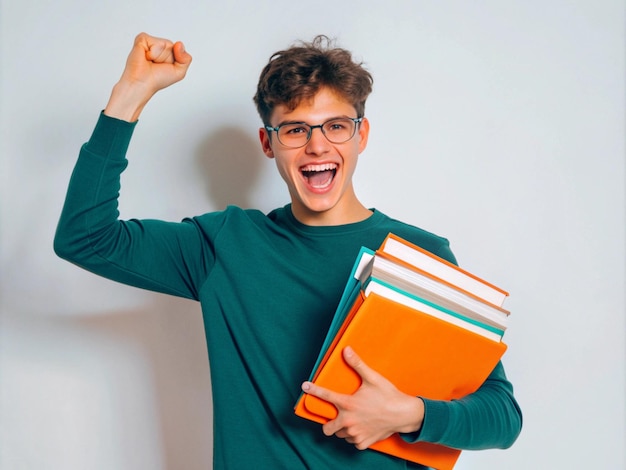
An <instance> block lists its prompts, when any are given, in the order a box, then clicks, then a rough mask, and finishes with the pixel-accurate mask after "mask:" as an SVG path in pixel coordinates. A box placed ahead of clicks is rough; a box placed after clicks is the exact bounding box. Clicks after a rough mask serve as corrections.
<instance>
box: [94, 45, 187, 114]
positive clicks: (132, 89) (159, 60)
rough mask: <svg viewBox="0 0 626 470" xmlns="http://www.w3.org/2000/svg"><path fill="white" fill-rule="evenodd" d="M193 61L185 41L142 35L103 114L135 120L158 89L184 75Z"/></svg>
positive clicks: (178, 79) (134, 46)
mask: <svg viewBox="0 0 626 470" xmlns="http://www.w3.org/2000/svg"><path fill="white" fill-rule="evenodd" d="M190 64H191V55H189V54H188V53H187V52H186V51H185V47H184V45H183V43H182V42H180V41H178V42H175V43H173V42H172V41H170V40H168V39H162V38H156V37H154V36H150V35H148V34H146V33H141V34H139V35H138V36H137V37H136V38H135V43H134V44H133V48H132V50H131V51H130V54H129V55H128V59H127V60H126V67H125V69H124V72H123V73H122V76H121V77H120V80H119V81H118V82H117V84H116V85H115V86H114V87H113V91H112V93H111V97H110V99H109V102H108V104H107V106H106V108H105V110H104V114H106V115H107V116H109V117H114V118H117V119H121V120H124V121H129V122H134V121H136V120H137V119H138V118H139V115H140V114H141V111H142V110H143V108H144V106H145V105H146V104H147V103H148V101H149V100H150V98H152V96H154V94H155V93H156V92H158V91H159V90H162V89H163V88H166V87H168V86H170V85H172V84H174V83H176V82H178V81H180V80H182V79H183V78H185V75H186V74H187V69H188V68H189V65H190Z"/></svg>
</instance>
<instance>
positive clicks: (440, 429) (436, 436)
mask: <svg viewBox="0 0 626 470" xmlns="http://www.w3.org/2000/svg"><path fill="white" fill-rule="evenodd" d="M422 401H423V402H424V422H423V423H422V427H421V429H420V430H419V431H416V432H412V433H406V434H401V436H402V439H404V440H405V441H406V442H408V443H410V444H414V443H416V442H431V443H434V444H437V443H439V442H440V441H441V439H442V438H443V436H444V434H445V432H446V429H447V427H448V421H449V420H450V411H449V409H448V405H449V404H448V403H447V402H445V401H441V400H429V399H427V398H422Z"/></svg>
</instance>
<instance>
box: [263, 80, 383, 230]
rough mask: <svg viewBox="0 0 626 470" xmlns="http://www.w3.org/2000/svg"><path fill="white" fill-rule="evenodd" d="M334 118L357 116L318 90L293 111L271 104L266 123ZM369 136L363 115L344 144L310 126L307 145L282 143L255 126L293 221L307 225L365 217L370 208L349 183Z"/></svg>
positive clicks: (348, 106) (312, 122)
mask: <svg viewBox="0 0 626 470" xmlns="http://www.w3.org/2000/svg"><path fill="white" fill-rule="evenodd" d="M339 117H350V118H355V117H357V116H356V111H355V109H354V107H353V106H352V105H351V104H349V103H348V102H347V101H345V100H344V99H342V98H341V97H340V96H338V95H337V94H336V93H334V92H333V91H332V90H330V89H328V88H322V89H321V90H320V91H319V92H318V93H317V94H316V95H315V96H314V97H313V98H312V99H311V100H308V101H304V102H302V103H300V105H299V106H297V107H296V108H295V109H293V110H289V109H288V108H287V107H286V106H284V105H279V106H276V108H274V111H273V113H272V116H271V120H270V121H271V122H270V125H271V126H272V127H277V126H280V125H282V124H285V123H289V122H305V123H307V124H309V125H312V126H315V125H318V124H322V123H324V122H326V121H328V120H329V119H333V118H339ZM272 134H275V132H272ZM368 134H369V123H368V121H367V119H365V118H364V119H363V121H362V122H361V124H360V125H359V126H358V127H357V130H356V133H355V135H354V137H352V139H350V140H348V141H347V142H344V143H342V144H333V143H331V142H329V141H328V139H326V137H325V136H324V134H322V131H321V129H319V128H315V129H313V131H312V134H311V139H310V140H309V142H308V143H307V144H306V145H304V146H303V147H300V148H296V149H293V148H288V147H285V146H284V145H282V144H281V143H280V142H279V141H278V139H277V137H276V135H270V133H269V132H268V131H267V130H266V129H264V128H261V129H260V130H259V136H260V139H261V146H262V147H263V152H264V153H265V155H267V156H268V157H269V158H273V159H275V161H276V166H277V167H278V172H279V173H280V175H281V176H282V178H283V180H284V181H285V183H287V188H288V189H289V195H290V196H291V204H292V211H293V215H294V216H295V217H296V219H298V220H299V221H300V222H302V223H304V224H306V225H342V224H347V223H353V222H358V221H361V220H364V219H366V218H367V217H369V215H370V214H371V212H370V211H369V210H368V209H367V208H366V207H365V206H363V204H361V202H360V201H359V200H358V199H357V197H356V194H355V192H354V187H353V184H352V176H353V175H354V170H355V169H356V164H357V160H358V156H359V154H360V153H361V152H362V151H363V150H364V149H365V147H366V145H367V137H368Z"/></svg>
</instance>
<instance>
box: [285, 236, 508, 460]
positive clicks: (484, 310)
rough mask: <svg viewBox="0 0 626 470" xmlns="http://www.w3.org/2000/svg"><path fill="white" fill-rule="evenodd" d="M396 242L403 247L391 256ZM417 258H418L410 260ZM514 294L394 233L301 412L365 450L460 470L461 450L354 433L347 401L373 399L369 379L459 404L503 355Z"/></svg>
mask: <svg viewBox="0 0 626 470" xmlns="http://www.w3.org/2000/svg"><path fill="white" fill-rule="evenodd" d="M389 241H391V242H393V244H394V246H395V247H396V248H398V243H399V244H400V245H402V246H400V247H399V248H401V249H400V250H395V251H394V254H390V253H385V252H384V251H383V250H384V249H385V247H386V246H387V242H389ZM396 242H397V243H396ZM391 244H392V243H389V245H391ZM414 252H418V254H419V256H410V254H411V253H414ZM407 253H408V254H407ZM398 256H402V258H398ZM420 260H421V261H420ZM423 261H426V264H424V263H423ZM433 272H435V273H437V276H435V275H433V274H432V273H433ZM438 276H441V277H438ZM507 295H508V294H507V293H506V292H505V291H503V290H501V289H499V288H497V287H495V286H492V285H491V284H488V283H486V282H485V281H483V280H481V279H479V278H477V277H476V276H474V275H472V274H470V273H468V272H466V271H463V270H461V269H460V268H458V267H456V266H454V265H452V264H450V263H447V262H446V261H444V260H441V259H439V258H437V257H436V256H434V255H432V254H430V253H428V252H424V250H422V249H421V248H419V247H415V246H413V245H411V244H410V243H408V242H406V241H404V240H402V239H400V238H399V237H396V236H394V235H392V234H390V235H389V236H388V237H387V239H386V241H385V243H383V245H382V246H381V248H379V250H378V251H377V252H373V251H371V250H369V249H367V248H363V249H362V250H361V253H360V254H359V256H358V257H357V260H356V261H355V264H354V268H353V272H352V275H351V277H350V279H349V280H348V283H347V284H346V287H345V289H344V294H343V296H342V299H341V301H340V303H339V306H338V308H337V311H336V313H335V317H334V319H333V322H332V324H331V326H330V329H329V332H328V335H327V338H326V341H325V342H324V345H323V347H322V350H321V351H320V354H319V357H318V360H317V362H316V364H315V366H314V367H313V371H312V372H311V377H310V380H309V382H312V383H314V384H315V385H316V387H312V386H311V385H308V387H309V389H308V391H307V390H303V391H304V392H306V393H303V394H302V395H301V397H300V398H299V400H298V402H297V403H296V406H295V413H296V414H297V415H298V416H301V417H303V418H306V419H309V420H312V421H316V422H319V423H322V424H324V425H325V426H326V425H327V424H329V423H333V421H334V420H336V419H337V421H338V422H335V423H333V424H329V425H328V426H326V427H325V429H324V432H326V433H331V431H333V432H332V433H337V432H340V434H338V435H339V436H340V437H342V436H348V437H349V438H350V439H352V440H354V442H355V443H356V444H357V445H359V446H360V447H359V448H362V447H363V446H365V447H369V448H371V449H375V450H378V451H380V452H385V453H388V454H391V455H395V456H398V457H400V458H403V459H406V460H410V461H413V462H418V463H421V464H424V465H427V466H431V467H435V468H438V469H441V470H444V469H451V468H453V466H454V464H455V462H456V460H457V459H458V457H459V455H460V452H461V451H460V450H458V449H452V448H448V447H445V446H442V445H438V444H431V443H427V442H417V443H413V444H411V443H408V442H407V441H405V440H404V439H403V438H402V437H401V436H400V435H399V434H398V433H397V432H394V433H392V434H391V435H389V436H387V437H383V438H382V440H377V441H375V442H371V441H372V440H373V439H374V440H375V439H376V438H378V437H381V436H385V435H386V434H387V431H386V430H385V428H384V426H383V431H382V432H381V434H379V435H377V436H376V437H374V436H373V433H366V432H363V433H361V432H355V431H354V429H353V428H352V425H351V424H348V425H346V423H347V422H349V419H347V418H346V417H345V416H343V414H344V413H345V410H346V409H347V408H348V407H349V406H351V405H353V403H351V400H348V399H347V398H346V397H345V395H350V396H352V398H355V397H357V394H359V395H360V393H361V388H362V387H364V384H365V390H364V391H367V387H369V384H367V383H366V381H365V380H366V379H367V380H371V377H375V382H376V381H377V383H378V384H379V385H381V384H383V381H384V382H386V383H385V386H388V387H394V389H396V390H398V391H399V392H401V393H402V394H406V395H405V396H408V397H409V398H413V399H417V398H415V397H423V398H428V399H432V400H453V399H458V398H462V397H464V396H466V395H468V394H470V393H473V392H475V391H476V390H478V388H479V387H480V386H481V385H482V383H483V382H484V381H485V379H486V378H487V377H488V376H489V374H490V372H491V371H492V370H493V369H494V367H495V366H496V365H497V363H498V361H499V360H500V358H501V357H502V355H503V354H504V352H505V351H506V345H505V344H504V343H503V342H502V341H501V339H502V335H503V334H504V331H505V329H506V320H507V318H508V315H509V312H508V311H506V310H504V309H503V308H502V302H503V301H504V299H505V298H506V296H507ZM493 302H496V303H493ZM348 347H350V348H352V350H353V351H356V352H357V353H358V356H357V358H358V362H357V364H358V365H357V369H355V367H353V365H352V362H351V360H350V358H346V357H345V354H344V351H346V348H348ZM348 351H350V349H348ZM361 374H363V375H361ZM305 384H308V383H306V382H305ZM387 384H388V385H387ZM324 389H326V390H324ZM381 389H384V387H382V385H381ZM387 390H391V388H388V389H387ZM379 391H380V390H379ZM342 395H344V396H342ZM387 399H390V400H392V401H393V398H387ZM417 400H419V399H417ZM412 403H415V401H413V402H412ZM340 415H341V416H340ZM338 417H339V418H338ZM419 419H421V417H419ZM338 430H339V431H338ZM413 430H415V429H413ZM398 432H403V431H398ZM409 432H410V431H409ZM332 433H331V434H332ZM349 433H351V434H349ZM357 436H358V437H357Z"/></svg>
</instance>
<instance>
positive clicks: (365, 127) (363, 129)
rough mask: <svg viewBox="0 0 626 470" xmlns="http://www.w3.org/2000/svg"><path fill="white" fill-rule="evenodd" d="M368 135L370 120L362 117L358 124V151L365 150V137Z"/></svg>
mask: <svg viewBox="0 0 626 470" xmlns="http://www.w3.org/2000/svg"><path fill="white" fill-rule="evenodd" d="M369 135H370V122H369V121H368V120H367V118H365V117H364V118H363V120H362V121H361V124H359V153H361V152H362V151H363V150H365V147H367V139H368V137H369Z"/></svg>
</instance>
